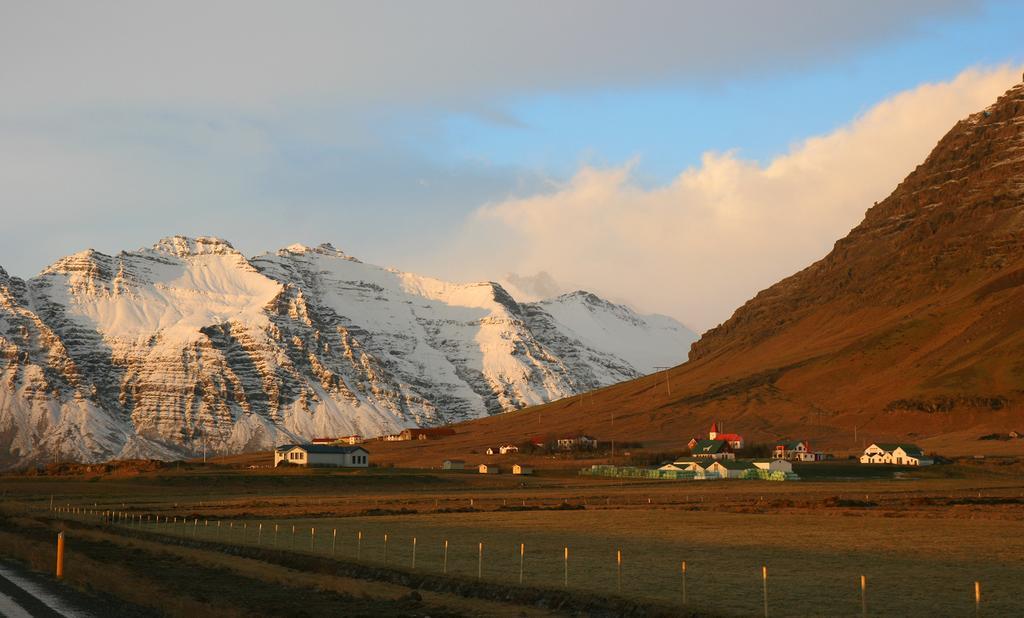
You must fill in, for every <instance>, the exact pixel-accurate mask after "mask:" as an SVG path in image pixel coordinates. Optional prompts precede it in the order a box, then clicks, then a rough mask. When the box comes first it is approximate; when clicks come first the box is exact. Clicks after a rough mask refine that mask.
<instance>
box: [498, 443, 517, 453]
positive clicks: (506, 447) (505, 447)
mask: <svg viewBox="0 0 1024 618" xmlns="http://www.w3.org/2000/svg"><path fill="white" fill-rule="evenodd" d="M498 452H499V453H501V454H502V455H508V454H510V453H518V452H519V447H518V446H516V445H515V444H502V445H501V446H499V447H498Z"/></svg>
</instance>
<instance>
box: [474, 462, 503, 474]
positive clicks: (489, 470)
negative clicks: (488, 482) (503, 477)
mask: <svg viewBox="0 0 1024 618" xmlns="http://www.w3.org/2000/svg"><path fill="white" fill-rule="evenodd" d="M477 470H478V471H479V472H480V474H501V469H500V468H498V466H496V465H494V464H480V465H479V466H478V467H477Z"/></svg>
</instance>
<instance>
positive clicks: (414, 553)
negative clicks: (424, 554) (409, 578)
mask: <svg viewBox="0 0 1024 618" xmlns="http://www.w3.org/2000/svg"><path fill="white" fill-rule="evenodd" d="M412 570H413V571H415V570H416V537H412Z"/></svg>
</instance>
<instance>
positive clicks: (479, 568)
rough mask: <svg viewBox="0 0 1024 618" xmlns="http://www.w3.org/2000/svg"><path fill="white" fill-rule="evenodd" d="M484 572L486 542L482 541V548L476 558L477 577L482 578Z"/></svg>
mask: <svg viewBox="0 0 1024 618" xmlns="http://www.w3.org/2000/svg"><path fill="white" fill-rule="evenodd" d="M483 574H484V543H483V541H480V549H479V552H478V553H477V559H476V578H477V579H480V578H482V577H483Z"/></svg>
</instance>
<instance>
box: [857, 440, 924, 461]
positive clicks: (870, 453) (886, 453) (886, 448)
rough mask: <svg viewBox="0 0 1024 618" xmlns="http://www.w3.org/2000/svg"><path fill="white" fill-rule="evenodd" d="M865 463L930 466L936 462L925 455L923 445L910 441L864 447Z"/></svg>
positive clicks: (862, 457)
mask: <svg viewBox="0 0 1024 618" xmlns="http://www.w3.org/2000/svg"><path fill="white" fill-rule="evenodd" d="M860 462H861V463H864V464H893V465H897V466H930V465H932V464H933V463H935V462H934V461H933V460H932V459H931V458H928V457H925V456H924V452H923V451H922V450H921V447H919V446H917V445H916V444H908V443H878V444H872V445H871V446H869V447H867V448H866V449H864V454H863V455H861V456H860Z"/></svg>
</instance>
